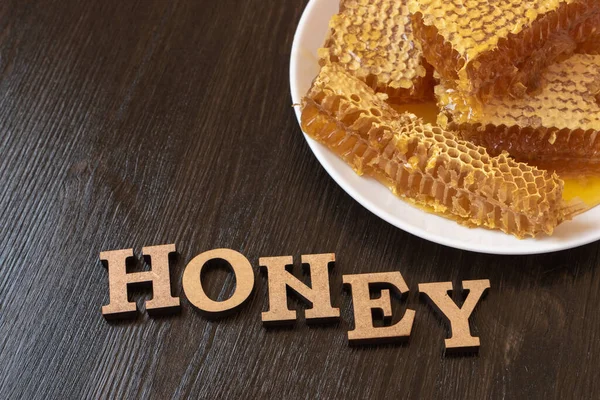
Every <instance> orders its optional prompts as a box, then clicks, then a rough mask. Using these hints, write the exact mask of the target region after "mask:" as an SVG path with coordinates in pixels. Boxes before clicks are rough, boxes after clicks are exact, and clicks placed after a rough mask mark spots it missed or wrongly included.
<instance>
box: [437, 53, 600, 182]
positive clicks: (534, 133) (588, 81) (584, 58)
mask: <svg viewBox="0 0 600 400" xmlns="http://www.w3.org/2000/svg"><path fill="white" fill-rule="evenodd" d="M540 80H541V82H542V89H541V90H540V91H539V92H538V93H535V94H533V95H527V96H526V97H524V98H520V99H517V98H510V97H504V98H496V97H495V98H491V99H490V100H489V101H488V103H487V104H485V105H480V104H477V103H472V102H469V100H468V99H464V98H462V94H461V93H460V92H458V91H456V90H453V89H447V88H446V87H445V86H444V84H441V85H439V86H438V87H436V94H437V95H438V104H439V105H440V107H441V108H442V112H443V113H444V114H445V116H447V118H448V119H449V121H450V125H449V127H450V129H455V130H458V131H459V132H461V134H462V136H463V138H464V139H466V140H469V141H472V142H474V143H476V144H478V145H481V146H484V147H485V148H487V149H488V151H489V152H490V153H491V154H492V155H496V154H500V153H502V152H503V151H506V152H508V153H510V155H511V156H513V157H514V158H516V159H517V160H519V161H526V162H528V163H531V164H535V165H537V166H540V167H543V168H553V169H555V170H557V171H559V172H563V171H568V172H570V173H576V172H580V173H589V172H596V173H597V172H598V171H600V136H599V133H600V55H587V54H576V55H573V56H572V57H571V58H569V59H567V60H565V61H562V62H560V63H557V64H553V65H551V66H549V67H547V69H546V70H545V71H544V72H543V73H542V74H541V77H540ZM440 120H441V121H445V118H444V117H442V118H440ZM442 125H443V124H442Z"/></svg>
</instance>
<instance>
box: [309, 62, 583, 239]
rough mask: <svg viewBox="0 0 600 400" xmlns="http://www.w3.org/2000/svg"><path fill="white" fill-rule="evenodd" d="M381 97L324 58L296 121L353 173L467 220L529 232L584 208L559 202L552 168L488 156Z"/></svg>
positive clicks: (545, 228) (559, 186)
mask: <svg viewBox="0 0 600 400" xmlns="http://www.w3.org/2000/svg"><path fill="white" fill-rule="evenodd" d="M385 100H386V96H385V95H384V94H377V93H375V92H374V91H373V90H372V89H371V88H370V87H369V86H367V85H366V84H365V83H363V82H361V81H359V80H358V79H356V78H355V77H354V76H352V75H350V74H349V73H347V72H346V71H345V70H344V68H342V67H341V66H339V65H337V64H332V65H328V66H325V67H323V68H322V69H321V72H320V74H319V76H318V77H317V78H316V79H315V81H314V82H313V86H312V87H311V89H310V90H309V92H308V94H307V96H306V97H305V98H304V99H303V102H302V117H301V124H302V128H303V130H304V132H306V133H307V134H308V135H310V136H311V137H312V138H314V139H315V140H317V141H319V142H321V143H323V144H324V145H325V146H327V147H328V148H329V149H330V150H331V151H333V152H334V153H335V154H337V155H338V156H340V157H341V158H342V159H344V160H345V161H346V162H347V163H348V164H349V165H350V166H351V167H352V168H354V170H355V171H356V172H357V173H358V174H365V175H367V176H371V177H374V178H375V179H377V180H378V181H380V182H381V183H383V184H384V185H386V186H387V187H389V188H390V189H391V190H392V192H393V193H394V194H396V195H398V196H400V197H402V198H403V199H405V200H408V201H410V202H412V203H414V204H416V205H418V206H421V207H423V208H425V209H427V210H429V211H433V212H436V213H438V214H440V215H443V216H445V217H448V218H451V219H454V220H456V221H458V222H460V223H462V224H465V225H467V226H483V227H487V228H492V229H500V230H502V231H504V232H506V233H509V234H512V235H515V236H517V237H519V238H521V237H526V236H532V237H534V236H537V235H539V234H541V233H546V234H551V233H552V232H553V230H554V228H555V227H556V226H557V225H558V224H559V223H561V222H562V221H564V220H565V219H569V218H570V217H571V216H573V215H574V214H575V213H578V212H580V211H582V206H581V204H579V203H570V204H566V203H565V202H564V200H563V197H562V192H563V182H562V181H561V180H560V179H559V178H558V177H557V176H556V175H555V174H551V173H549V172H547V171H543V170H538V169H537V168H535V167H531V166H528V165H527V164H523V163H518V162H516V161H513V160H512V159H510V158H508V156H507V154H506V153H502V154H500V155H499V156H496V157H492V156H490V155H489V154H488V153H487V151H486V150H485V149H484V148H483V147H479V146H476V145H475V144H473V143H470V142H467V141H464V140H460V139H458V138H457V137H456V136H455V134H454V133H452V132H449V131H445V130H443V129H441V128H439V127H433V126H432V125H430V124H424V123H423V122H422V121H421V120H420V119H418V118H417V117H415V116H414V115H411V114H409V113H405V114H402V115H400V114H398V113H396V111H394V110H393V108H392V107H391V106H390V105H388V104H387V103H386V101H385Z"/></svg>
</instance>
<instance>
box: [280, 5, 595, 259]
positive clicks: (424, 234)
mask: <svg viewBox="0 0 600 400" xmlns="http://www.w3.org/2000/svg"><path fill="white" fill-rule="evenodd" d="M319 1H331V0H309V1H308V3H307V5H306V7H305V9H304V11H303V13H302V16H301V18H300V21H299V22H298V25H297V27H296V31H295V33H294V39H293V43H292V48H291V54H290V64H289V78H290V92H291V97H292V103H293V104H295V105H296V104H300V102H301V99H302V95H303V94H302V93H301V92H300V89H299V87H298V82H297V81H298V80H297V79H296V77H297V75H298V65H299V57H300V56H299V54H300V51H299V49H300V43H301V38H302V36H303V35H304V31H305V30H306V27H307V25H308V20H309V18H310V16H311V14H312V11H313V8H314V7H315V6H316V5H317V4H318V2H319ZM294 111H295V113H296V118H297V120H298V124H299V125H301V121H300V117H301V111H300V107H294ZM300 129H302V127H301V126H300ZM302 134H303V136H304V138H305V140H306V142H307V143H308V145H309V147H310V149H311V151H312V153H313V154H314V156H315V157H316V158H317V160H318V161H319V163H320V164H321V166H322V167H323V168H324V169H325V171H326V172H327V173H328V174H329V176H330V177H331V178H332V179H333V180H334V181H335V182H336V184H337V185H339V186H340V187H341V188H342V190H344V191H345V192H346V193H347V194H348V195H349V196H350V197H352V199H353V200H355V201H356V202H358V203H359V204H360V205H361V206H363V207H364V208H366V209H367V210H368V211H369V212H371V213H373V214H375V215H376V216H377V217H378V218H381V219H382V220H384V221H385V222H387V223H389V224H390V225H392V226H394V227H396V228H398V229H401V230H403V231H405V232H408V233H410V234H412V235H415V236H417V237H419V238H421V239H424V240H427V241H430V242H434V243H437V244H440V245H443V246H447V247H451V248H455V249H459V250H464V251H470V252H476V253H482V254H494V255H535V254H548V253H554V252H558V251H563V250H568V249H573V248H576V247H580V246H584V245H586V244H590V243H593V242H596V241H598V240H600V230H598V231H597V232H596V234H595V235H591V236H590V237H584V238H580V239H579V240H574V239H573V240H568V241H565V242H550V243H545V244H541V243H540V242H537V243H536V246H532V247H531V249H527V248H515V249H511V248H509V247H500V248H497V247H493V246H490V245H489V244H483V243H471V242H464V241H462V242H461V241H460V240H455V239H451V238H448V237H446V236H443V235H440V234H436V233H431V232H428V231H426V230H424V229H423V228H421V227H418V226H415V225H412V224H410V223H407V222H404V221H402V220H401V219H394V220H393V221H392V218H391V217H390V218H388V216H387V215H386V213H385V212H384V210H382V209H380V207H378V206H377V205H376V204H374V203H373V202H371V201H369V200H367V199H366V198H365V197H364V196H363V195H362V194H361V193H360V192H359V191H357V190H355V188H354V187H352V186H351V185H350V184H347V183H346V182H345V181H344V179H343V178H342V177H341V175H340V173H339V172H338V170H337V169H336V168H335V167H334V166H332V165H331V164H330V162H329V161H328V160H326V157H325V154H326V153H325V152H326V151H327V150H326V148H325V147H324V146H323V145H321V144H320V143H318V142H317V141H315V140H313V139H312V138H310V137H309V136H308V135H307V134H306V133H304V131H302ZM344 166H345V167H347V168H350V166H347V165H346V164H344ZM390 195H391V196H394V195H393V194H391V193H390ZM394 197H396V196H394ZM414 210H415V212H420V213H425V214H428V216H435V217H437V218H442V217H439V216H437V215H435V214H429V213H426V212H425V211H423V210H419V209H417V208H414ZM459 226H460V225H459ZM471 229H478V230H482V231H484V232H485V233H489V232H496V231H490V230H487V229H485V228H471ZM515 240H519V239H516V238H515ZM523 240H526V241H530V240H536V239H533V238H528V239H523Z"/></svg>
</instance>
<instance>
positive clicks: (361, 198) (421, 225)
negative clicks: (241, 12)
mask: <svg viewBox="0 0 600 400" xmlns="http://www.w3.org/2000/svg"><path fill="white" fill-rule="evenodd" d="M338 4H339V1H338V0H310V2H309V3H308V6H307V7H306V10H305V11H304V14H303V16H302V19H301V20H300V24H299V25H298V29H297V31H296V36H295V38H294V44H293V47H292V57H291V60H290V86H291V92H292V100H293V102H294V104H298V103H300V100H301V98H302V96H303V95H304V94H305V93H306V92H307V90H308V89H309V87H310V85H311V82H312V80H313V79H314V78H315V77H316V76H317V74H318V72H319V66H318V62H317V49H318V48H319V47H320V46H322V44H323V41H324V39H325V35H326V34H327V30H328V22H329V19H330V18H331V16H332V15H334V14H335V13H337V12H338ZM296 114H297V116H298V121H299V120H300V110H299V109H298V107H297V108H296ZM304 136H305V138H306V141H307V142H308V144H309V146H310V148H311V149H312V151H313V153H314V154H315V156H316V157H317V159H318V160H319V162H320V163H321V165H323V167H324V168H325V170H327V172H328V173H329V175H331V177H332V178H333V179H334V180H335V181H336V182H337V183H338V184H339V185H340V186H341V187H342V188H343V189H344V190H345V191H346V192H347V193H348V194H349V195H350V196H352V197H353V198H354V199H355V200H356V201H358V202H359V203H360V204H362V205H363V206H364V207H365V208H367V209H368V210H369V211H371V212H372V213H373V214H375V215H377V216H378V217H380V218H382V219H384V220H385V221H387V222H389V223H390V224H392V225H394V226H396V227H398V228H400V229H402V230H404V231H407V232H410V233H412V234H413V235H417V236H419V237H421V238H423V239H427V240H430V241H432V242H436V243H439V244H443V245H446V246H450V247H455V248H458V249H463V250H470V251H477V252H481V253H490V254H538V253H548V252H553V251H559V250H565V249H569V248H573V247H577V246H581V245H584V244H588V243H591V242H594V241H596V240H600V207H596V208H595V209H593V210H590V211H588V212H586V213H584V214H582V215H580V216H578V217H577V218H575V220H573V221H569V222H566V223H564V224H562V225H561V226H559V227H558V229H557V230H556V232H555V234H554V235H553V236H551V237H543V238H541V239H526V240H518V239H516V238H514V237H512V236H509V235H506V234H504V233H501V232H497V231H490V230H487V229H481V228H478V229H470V228H466V227H463V226H461V225H458V224H457V223H455V222H453V221H450V220H447V219H445V218H442V217H438V216H436V215H433V214H428V213H426V212H424V211H422V210H420V209H417V208H415V207H413V206H411V205H409V204H407V203H405V202H403V201H402V200H400V199H398V198H397V197H395V196H394V195H393V194H392V193H391V192H390V191H389V190H388V189H387V188H386V187H384V186H383V185H381V184H379V183H378V182H376V181H375V180H373V179H370V178H365V177H359V176H358V175H356V174H355V173H354V171H353V170H352V169H351V168H350V167H349V166H347V165H346V164H345V163H344V162H343V161H342V160H340V159H339V158H337V157H336V156H335V155H334V154H332V153H330V152H329V151H328V150H327V149H326V148H325V147H324V146H322V145H321V144H319V143H317V142H315V141H314V140H312V139H311V138H309V137H308V136H306V135H304Z"/></svg>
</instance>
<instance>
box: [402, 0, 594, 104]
mask: <svg viewBox="0 0 600 400" xmlns="http://www.w3.org/2000/svg"><path fill="white" fill-rule="evenodd" d="M408 6H409V10H410V12H412V13H415V15H414V24H413V25H414V36H415V38H416V39H417V40H418V41H420V42H421V43H422V46H423V54H424V56H425V58H426V59H427V61H428V62H429V63H430V64H431V65H433V67H434V68H435V70H436V72H437V73H439V74H440V76H441V77H442V78H443V79H444V80H445V81H446V82H453V84H454V88H455V89H457V90H460V91H462V92H465V93H468V94H470V95H471V96H474V97H476V98H477V99H478V100H481V101H483V102H485V101H486V100H487V98H489V97H492V96H503V95H507V94H509V95H511V96H513V97H522V96H524V95H525V94H526V93H527V92H533V91H535V90H537V89H539V82H538V79H537V77H538V75H539V72H540V71H541V70H542V69H544V68H545V67H546V66H547V65H549V64H552V63H554V62H556V61H559V60H561V59H564V58H566V57H568V56H570V55H571V54H573V53H574V52H575V51H576V50H577V47H578V46H579V45H582V46H583V44H582V43H583V42H586V43H585V46H587V47H591V49H598V48H600V42H590V41H587V40H588V39H587V38H588V37H589V32H591V31H594V30H595V29H597V27H598V26H599V21H600V19H599V18H600V1H598V0H495V1H491V0H408Z"/></svg>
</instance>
